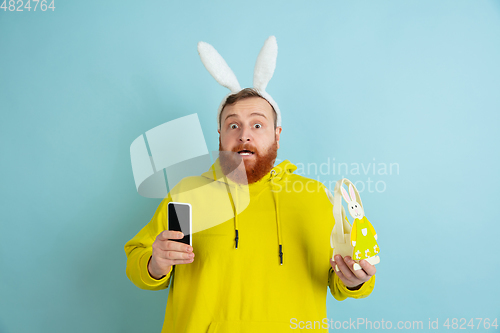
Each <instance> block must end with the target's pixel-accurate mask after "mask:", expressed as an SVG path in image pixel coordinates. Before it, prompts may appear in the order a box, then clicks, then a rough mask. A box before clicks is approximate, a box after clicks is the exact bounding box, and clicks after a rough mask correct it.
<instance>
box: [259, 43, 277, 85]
mask: <svg viewBox="0 0 500 333" xmlns="http://www.w3.org/2000/svg"><path fill="white" fill-rule="evenodd" d="M277 57H278V44H277V43H276V37H274V36H270V37H269V38H268V39H266V41H265V42H264V46H262V49H261V50H260V53H259V56H258V57H257V62H256V63H255V69H254V71H253V87H254V88H256V89H258V90H261V91H264V90H266V87H267V84H268V83H269V80H271V78H272V77H273V74H274V69H275V68H276V58H277Z"/></svg>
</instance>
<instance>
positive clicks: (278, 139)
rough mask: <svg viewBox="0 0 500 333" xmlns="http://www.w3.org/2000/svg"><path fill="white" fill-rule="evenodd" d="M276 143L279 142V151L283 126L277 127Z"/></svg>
mask: <svg viewBox="0 0 500 333" xmlns="http://www.w3.org/2000/svg"><path fill="white" fill-rule="evenodd" d="M275 135H276V142H277V146H278V149H279V148H280V135H281V126H276V133H275Z"/></svg>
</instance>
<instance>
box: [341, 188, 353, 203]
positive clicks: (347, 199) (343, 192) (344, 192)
mask: <svg viewBox="0 0 500 333" xmlns="http://www.w3.org/2000/svg"><path fill="white" fill-rule="evenodd" d="M340 190H341V191H342V196H343V197H344V200H345V202H351V199H350V198H349V194H347V191H346V190H345V188H344V186H340Z"/></svg>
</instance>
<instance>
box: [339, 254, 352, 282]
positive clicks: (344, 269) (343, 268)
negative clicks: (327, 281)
mask: <svg viewBox="0 0 500 333" xmlns="http://www.w3.org/2000/svg"><path fill="white" fill-rule="evenodd" d="M340 258H342V257H341V256H340ZM335 259H336V260H335V262H336V263H337V266H338V268H339V269H340V271H341V272H342V274H343V275H344V276H345V277H346V278H347V279H349V280H353V279H356V276H355V275H354V273H353V272H352V271H351V269H350V268H349V267H348V266H347V263H346V262H345V261H348V260H349V257H347V256H346V257H345V258H342V259H341V260H338V259H337V258H335Z"/></svg>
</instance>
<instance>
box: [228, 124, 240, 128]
mask: <svg viewBox="0 0 500 333" xmlns="http://www.w3.org/2000/svg"><path fill="white" fill-rule="evenodd" d="M233 126H236V127H238V125H236V124H231V125H229V128H234V127H233Z"/></svg>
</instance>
